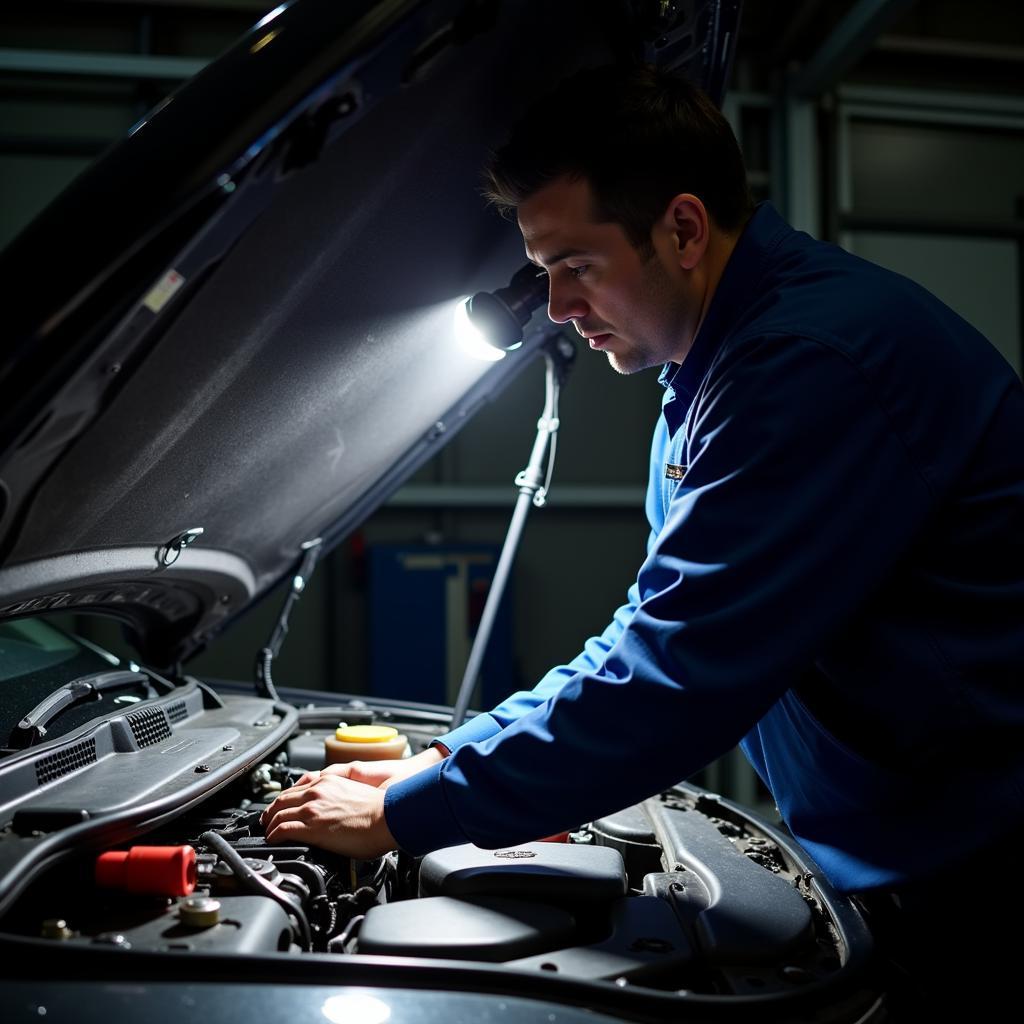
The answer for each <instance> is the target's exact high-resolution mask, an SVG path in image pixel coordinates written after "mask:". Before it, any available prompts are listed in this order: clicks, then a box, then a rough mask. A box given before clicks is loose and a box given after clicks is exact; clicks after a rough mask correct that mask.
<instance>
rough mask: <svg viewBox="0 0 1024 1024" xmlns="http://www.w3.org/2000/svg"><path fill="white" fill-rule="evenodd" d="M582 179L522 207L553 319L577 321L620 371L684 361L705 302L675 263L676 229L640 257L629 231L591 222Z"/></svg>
mask: <svg viewBox="0 0 1024 1024" xmlns="http://www.w3.org/2000/svg"><path fill="white" fill-rule="evenodd" d="M593 209H594V203H593V193H592V191H591V188H590V185H589V183H588V182H587V181H585V180H570V179H568V178H559V179H557V180H556V181H554V182H552V183H551V184H550V185H546V186H545V187H544V188H542V189H541V190H540V191H539V192H536V193H534V194H533V195H532V196H530V197H529V199H527V200H525V201H524V202H523V203H521V204H520V206H519V229H520V231H522V233H523V240H524V242H525V243H526V255H527V257H528V258H529V259H530V260H531V261H532V262H534V263H536V264H537V265H538V266H541V267H543V268H544V269H545V270H547V272H548V279H549V286H550V292H549V297H548V316H549V317H550V318H551V319H552V320H553V321H555V323H568V322H569V321H572V323H573V324H574V325H575V327H576V330H577V331H578V332H579V333H580V334H581V335H582V336H583V337H585V338H588V339H589V340H590V347H591V348H592V349H596V350H598V351H601V352H604V353H605V354H606V355H607V356H608V362H609V363H611V365H612V368H613V369H614V370H617V371H618V372H619V373H635V372H636V371H637V370H643V369H646V368H647V367H649V366H660V365H661V364H662V363H666V362H682V360H683V358H684V356H685V355H686V353H687V351H689V348H690V345H691V343H692V341H693V335H694V332H695V330H696V324H697V322H698V320H699V317H700V298H699V296H697V295H693V294H691V292H692V290H693V289H692V286H691V283H690V281H689V279H688V276H687V274H686V273H685V271H683V270H682V269H681V268H680V266H679V264H678V261H677V260H676V259H675V243H674V239H673V237H672V233H671V231H669V230H668V229H667V228H666V227H665V226H664V225H656V226H655V229H654V231H653V232H652V242H653V245H654V254H653V255H652V256H649V257H648V256H646V254H644V255H642V254H641V253H639V252H638V251H637V250H636V249H635V248H634V247H633V245H632V244H631V243H630V241H629V238H628V237H627V235H626V233H625V231H624V229H623V228H622V226H621V225H620V224H617V223H614V222H604V223H599V222H596V221H595V220H594V219H593Z"/></svg>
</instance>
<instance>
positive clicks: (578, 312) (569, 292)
mask: <svg viewBox="0 0 1024 1024" xmlns="http://www.w3.org/2000/svg"><path fill="white" fill-rule="evenodd" d="M589 312H590V306H588V305H587V303H586V300H585V299H584V298H583V297H582V296H581V295H580V294H579V292H578V291H576V290H575V289H574V288H570V287H568V286H567V285H565V284H563V283H561V282H556V281H554V280H551V281H550V283H549V285H548V319H550V320H553V321H554V322H555V323H556V324H566V323H568V322H569V321H570V320H582V319H583V318H584V317H586V315H587V314H588V313H589Z"/></svg>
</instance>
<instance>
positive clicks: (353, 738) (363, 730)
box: [324, 722, 410, 764]
mask: <svg viewBox="0 0 1024 1024" xmlns="http://www.w3.org/2000/svg"><path fill="white" fill-rule="evenodd" d="M409 754H410V750H409V741H408V740H407V739H406V737H405V736H403V735H402V734H401V733H400V732H399V731H398V730H397V729H395V728H392V727H391V726H390V725H348V724H346V723H345V722H341V723H340V724H339V725H338V728H337V729H336V730H335V732H334V735H333V736H328V737H326V738H325V739H324V756H325V760H326V762H327V764H345V763H347V762H349V761H384V760H390V759H393V758H400V757H408V756H409Z"/></svg>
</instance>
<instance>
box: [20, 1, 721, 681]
mask: <svg viewBox="0 0 1024 1024" xmlns="http://www.w3.org/2000/svg"><path fill="white" fill-rule="evenodd" d="M663 7H664V5H661V4H658V3H641V2H632V3H630V2H606V3H598V2H593V0H587V2H584V0H562V2H559V3H557V4H552V3H547V2H544V0H532V2H516V3H497V2H483V0H479V2H455V0H435V2H430V3H426V2H412V0H387V2H379V3H354V2H349V3H345V4H339V3H335V2H333V0H295V2H293V3H289V4H283V5H282V6H281V7H279V8H277V9H276V10H275V11H273V12H271V13H270V14H268V15H267V16H266V17H265V18H263V19H262V20H261V21H260V22H259V23H258V24H257V25H256V26H254V28H253V29H252V30H251V31H250V32H249V34H248V35H247V36H246V37H245V38H243V39H242V40H241V41H240V42H239V43H238V44H237V45H236V46H235V47H234V48H232V49H231V50H230V51H229V52H227V53H226V54H224V55H223V56H222V57H221V58H219V59H218V60H216V61H215V62H213V63H212V64H211V65H209V66H208V67H207V68H206V69H204V70H203V71H202V72H201V73H200V74H199V75H197V76H196V77H195V78H194V79H192V80H190V81H189V82H187V83H185V84H184V85H183V86H182V87H181V88H180V89H179V90H178V91H177V92H175V93H174V94H173V95H171V96H170V97H168V99H166V100H165V101H164V102H163V103H161V104H160V105H159V106H158V107H157V108H156V110H154V111H153V112H152V113H151V114H150V115H149V116H148V117H147V118H146V119H145V120H143V121H142V122H140V124H139V125H137V126H136V127H135V128H134V129H133V130H132V131H131V133H130V134H129V135H128V136H127V137H126V138H125V139H123V140H121V141H120V142H118V143H117V144H116V145H115V146H113V147H112V148H111V149H110V150H109V151H108V152H107V153H106V154H105V155H104V156H103V157H102V158H101V159H100V160H98V161H97V162H96V163H95V164H94V165H93V166H92V167H90V168H89V169H88V170H87V171H86V172H85V173H84V174H83V175H82V176H81V177H79V178H78V179H77V180H76V181H75V182H74V183H73V184H72V185H71V186H70V187H69V188H68V189H67V190H66V191H65V192H64V193H63V194H62V195H61V196H60V197H59V198H58V199H57V200H56V201H55V202H54V203H53V204H52V205H51V206H50V207H49V208H48V209H47V210H45V211H44V212H43V213H42V215H40V216H39V217H38V218H37V219H36V221H35V222H33V223H32V224H31V225H30V226H29V227H28V228H27V229H26V230H25V231H24V232H23V233H22V235H20V236H19V237H18V238H17V239H16V240H15V241H14V242H13V243H12V245H11V246H10V247H9V248H8V249H7V250H6V251H5V252H4V253H3V254H2V256H0V271H2V276H3V280H4V281H5V282H6V284H7V287H8V294H10V295H12V296H14V297H19V296H24V297H26V301H25V302H24V303H22V304H21V305H20V306H19V305H14V306H13V307H8V309H7V310H6V311H5V319H6V321H7V328H8V329H7V332H6V333H7V339H8V343H7V345H6V346H5V349H4V352H3V354H2V355H0V387H2V388H3V396H4V399H3V402H2V403H0V439H2V440H0V619H2V618H7V617H14V616H20V615H26V614H32V613H36V612H39V611H44V610H51V609H69V610H70V609H74V610H85V609H88V610H91V611H99V612H107V613H109V614H113V615H116V616H118V617H120V618H121V619H122V620H123V621H125V622H126V623H127V624H128V625H129V626H130V627H131V630H132V632H133V635H134V638H135V642H136V644H137V646H138V648H139V650H140V653H141V654H142V655H143V657H144V658H145V659H146V660H147V661H149V662H150V663H151V664H154V665H157V666H160V665H170V664H172V663H175V662H178V661H181V660H183V659H185V658H187V657H188V656H189V655H190V654H192V653H194V652H195V651H196V650H198V649H200V648H201V647H202V646H204V645H205V644H206V643H208V642H209V640H210V638H211V637H212V636H213V635H214V634H215V633H216V632H217V631H218V630H219V629H221V628H222V627H223V626H224V624H225V623H226V622H227V621H229V620H230V619H232V618H233V617H235V616H236V615H238V614H239V613H240V612H241V611H242V610H244V609H245V608H246V607H248V606H249V605H250V604H251V603H252V602H253V601H254V600H255V599H256V598H257V597H258V596H259V595H260V594H262V593H264V592H265V591H266V590H267V589H268V588H270V587H272V586H273V585H274V584H275V583H277V582H278V581H280V580H281V579H282V578H283V577H284V576H286V575H287V574H288V573H289V572H291V571H294V570H295V568H296V566H297V565H298V563H299V560H300V559H301V557H302V555H303V545H304V544H308V542H311V541H314V540H315V539H318V538H319V539H322V544H321V545H320V547H319V549H318V550H321V551H325V550H328V549H329V548H330V547H331V546H332V545H334V544H336V543H337V542H338V541H340V540H341V539H342V538H343V537H344V536H345V535H346V533H347V532H348V531H349V530H351V529H352V528H353V527H354V526H355V525H356V524H357V523H358V522H359V521H361V520H362V519H363V518H365V516H367V515H368V514H369V513H370V512H371V511H372V510H373V509H374V508H375V507H377V506H378V505H379V504H380V503H381V502H383V501H384V500H385V499H386V498H387V496H388V495H389V494H390V493H391V492H392V491H394V490H395V489H396V488H397V487H398V486H399V485H400V484H401V483H402V482H403V480H405V479H406V478H407V477H408V476H409V475H410V474H411V473H412V472H413V471H414V470H415V469H416V467H417V466H418V465H420V464H421V463H422V462H423V461H424V460H425V459H426V458H428V457H429V456H430V455H431V454H433V453H434V452H435V451H436V450H437V449H438V448H439V447H440V446H441V445H442V444H443V443H444V442H445V441H446V440H447V439H449V438H450V437H451V436H452V435H453V434H454V433H455V432H456V431H457V430H458V429H459V428H460V427H461V426H462V424H463V423H465V422H466V420H467V419H468V418H469V416H470V415H471V414H472V412H473V411H474V409H475V408H476V407H478V406H479V405H480V404H481V403H482V402H484V401H486V400H487V399H489V398H490V397H491V396H492V395H494V394H495V393H496V392H497V391H498V390H499V389H501V388H502V387H504V386H505V385H506V384H507V383H508V381H509V380H510V379H511V378H512V377H513V376H515V375H516V374H517V373H518V372H519V371H520V370H521V369H522V367H523V366H524V365H525V364H526V363H527V362H528V360H529V359H530V357H531V355H532V354H535V353H536V351H537V350H538V347H539V342H540V338H541V335H540V332H539V331H535V332H534V333H533V334H532V335H530V336H529V337H528V339H527V342H526V344H525V345H524V347H523V349H521V350H520V351H519V352H516V353H514V354H513V355H512V356H510V357H509V358H507V359H505V360H503V361H502V362H500V363H497V364H486V363H474V362H473V361H471V360H469V359H467V358H466V357H465V356H464V355H462V353H460V352H459V351H458V350H457V349H456V348H455V347H454V345H453V343H452V339H451V332H450V325H451V321H452V314H453V311H454V308H455V305H456V303H457V301H458V300H459V299H460V298H461V297H464V296H466V295H468V294H470V293H472V292H474V291H476V290H478V289H481V288H493V287H495V286H497V285H500V284H504V283H505V282H506V281H507V280H508V277H509V276H510V274H511V272H512V271H513V270H515V269H516V268H517V267H518V266H519V265H521V263H522V262H523V257H522V249H521V243H520V240H519V238H518V232H517V231H516V230H515V228H514V226H513V225H511V224H509V223H508V222H505V221H502V220H501V219H500V218H499V217H497V216H496V215H495V214H494V213H493V211H489V210H488V209H487V208H486V206H485V204H484V202H483V200H482V199H481V197H480V195H479V192H478V189H479V169H480V166H481V164H482V163H483V162H484V160H485V158H486V153H487V151H488V149H489V148H490V147H491V146H493V145H495V144H497V143H499V142H500V141H501V140H502V139H503V138H504V137H505V136H506V135H507V134H508V130H509V127H510V125H511V124H512V123H513V121H514V120H515V118H516V117H517V116H518V114H519V113H520V112H521V111H522V109H523V108H524V106H525V105H526V103H527V101H528V100H529V99H530V98H532V97H533V96H535V95H537V94H539V93H541V92H544V91H546V90H547V89H548V88H550V86H551V85H552V84H553V83H554V82H555V81H557V80H558V79H559V78H561V77H563V76H564V75H566V74H568V73H569V72H571V71H572V70H574V69H575V68H576V67H579V66H588V65H595V64H599V63H602V62H606V61H610V60H613V59H621V58H623V57H625V56H629V55H632V56H636V55H640V56H645V57H647V58H648V59H653V60H657V61H658V62H659V63H663V64H667V65H669V66H676V67H680V68H682V69H683V70H685V72H686V73H687V74H688V75H689V76H690V77H692V78H693V79H694V80H696V81H698V82H700V84H702V85H703V86H704V87H705V88H707V89H708V90H709V91H710V92H711V93H712V94H713V95H716V94H717V97H718V98H719V99H720V98H721V92H722V89H723V85H724V81H725V77H726V73H727V70H728V65H729V62H730V59H731V53H732V49H733V45H734V40H735V27H736V22H737V19H738V14H739V0H703V2H702V0H693V2H691V3H678V4H673V5H669V8H671V9H670V10H669V11H668V13H665V12H663V10H662V8H663ZM29 295H31V296H33V297H34V298H33V299H32V301H31V302H29V301H28V299H27V297H28V296H29ZM40 297H41V298H40Z"/></svg>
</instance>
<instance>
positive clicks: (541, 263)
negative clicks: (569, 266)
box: [526, 249, 589, 269]
mask: <svg viewBox="0 0 1024 1024" xmlns="http://www.w3.org/2000/svg"><path fill="white" fill-rule="evenodd" d="M587 255H589V253H588V252H587V250H586V249H563V250H562V251H561V252H556V253H552V254H551V255H550V256H549V257H548V258H547V259H544V257H543V256H541V255H540V254H538V257H537V259H534V257H533V256H531V255H530V254H529V253H527V255H526V258H527V259H528V260H529V261H530V262H531V263H533V264H534V265H536V266H538V267H543V268H545V269H549V268H551V267H553V266H554V265H555V264H556V263H561V262H562V260H567V259H571V258H572V257H573V256H587Z"/></svg>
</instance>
